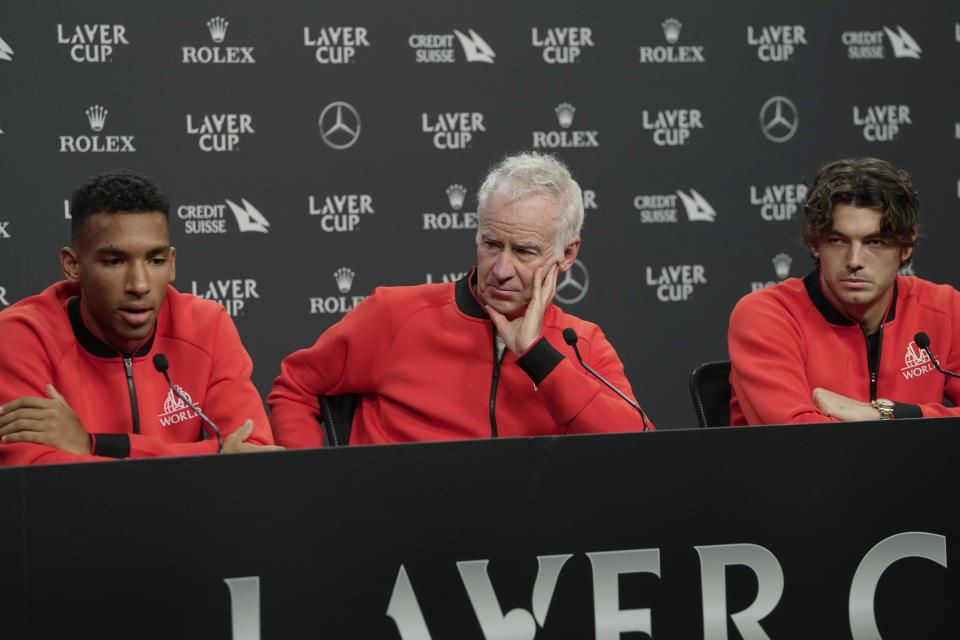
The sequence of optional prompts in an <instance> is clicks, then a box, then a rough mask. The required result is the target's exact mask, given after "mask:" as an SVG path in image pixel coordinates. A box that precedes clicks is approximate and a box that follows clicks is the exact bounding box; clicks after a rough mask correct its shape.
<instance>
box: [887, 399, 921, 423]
mask: <svg viewBox="0 0 960 640" xmlns="http://www.w3.org/2000/svg"><path fill="white" fill-rule="evenodd" d="M922 417H923V411H922V410H921V409H920V405H918V404H907V403H905V402H894V403H893V418H894V420H898V419H900V418H922Z"/></svg>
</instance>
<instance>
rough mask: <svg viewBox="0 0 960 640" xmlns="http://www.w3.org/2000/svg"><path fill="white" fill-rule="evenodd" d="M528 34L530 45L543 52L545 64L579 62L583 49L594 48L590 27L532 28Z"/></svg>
mask: <svg viewBox="0 0 960 640" xmlns="http://www.w3.org/2000/svg"><path fill="white" fill-rule="evenodd" d="M530 32H531V36H530V37H531V44H533V46H534V47H537V48H539V49H540V50H541V51H543V61H544V62H546V63H547V64H573V63H575V62H580V56H581V55H582V54H583V51H584V49H586V48H587V47H591V48H592V47H593V46H594V45H593V30H592V29H591V28H590V27H546V28H542V27H533V28H532V29H531V30H530Z"/></svg>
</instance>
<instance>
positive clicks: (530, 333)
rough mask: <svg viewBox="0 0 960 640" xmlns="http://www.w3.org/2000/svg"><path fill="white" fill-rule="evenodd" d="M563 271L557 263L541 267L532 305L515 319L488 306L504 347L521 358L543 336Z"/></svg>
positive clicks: (531, 301) (534, 282)
mask: <svg viewBox="0 0 960 640" xmlns="http://www.w3.org/2000/svg"><path fill="white" fill-rule="evenodd" d="M559 270H560V269H559V265H558V264H557V263H556V262H554V263H551V264H550V265H549V266H547V265H545V266H541V267H538V268H537V270H536V271H535V272H534V274H533V294H532V296H531V297H530V303H529V304H528V305H527V308H526V309H524V311H523V314H522V315H520V316H518V317H516V318H514V319H513V320H509V319H507V317H506V316H504V315H503V314H502V313H500V312H499V311H497V310H496V309H494V308H492V307H491V306H490V305H485V308H486V311H487V315H489V316H490V319H491V320H492V321H493V324H494V326H496V328H497V333H499V334H500V337H501V338H503V342H504V344H506V345H507V348H508V349H510V351H511V352H512V353H513V355H515V356H517V357H520V356H521V355H523V353H524V352H526V350H527V349H529V348H530V347H531V346H532V345H533V343H534V342H536V341H537V340H538V339H539V338H540V334H541V333H543V314H544V313H546V310H547V305H549V304H550V301H551V300H553V295H554V293H556V291H557V274H558V273H559Z"/></svg>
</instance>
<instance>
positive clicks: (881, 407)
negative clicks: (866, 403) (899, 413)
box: [870, 398, 896, 420]
mask: <svg viewBox="0 0 960 640" xmlns="http://www.w3.org/2000/svg"><path fill="white" fill-rule="evenodd" d="M870 405H871V406H872V407H873V408H874V409H876V410H877V411H879V412H880V419H881V420H892V419H893V408H894V407H895V406H896V405H894V404H893V402H891V401H890V400H887V399H885V398H877V399H876V400H871V401H870Z"/></svg>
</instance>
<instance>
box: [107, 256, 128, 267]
mask: <svg viewBox="0 0 960 640" xmlns="http://www.w3.org/2000/svg"><path fill="white" fill-rule="evenodd" d="M122 262H123V260H122V259H120V258H104V259H103V264H105V265H107V266H108V267H115V266H117V265H119V264H120V263H122Z"/></svg>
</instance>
